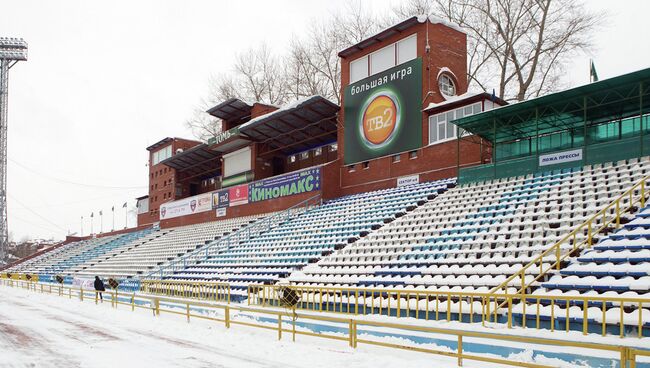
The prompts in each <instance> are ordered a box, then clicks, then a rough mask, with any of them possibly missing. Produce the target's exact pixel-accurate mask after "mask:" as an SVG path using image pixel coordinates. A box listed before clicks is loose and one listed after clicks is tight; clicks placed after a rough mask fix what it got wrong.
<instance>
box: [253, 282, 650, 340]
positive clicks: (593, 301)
mask: <svg viewBox="0 0 650 368" xmlns="http://www.w3.org/2000/svg"><path fill="white" fill-rule="evenodd" d="M286 288H287V286H282V285H263V284H258V285H249V286H248V298H247V299H248V305H255V306H259V307H279V306H281V300H282V296H283V295H284V293H285V292H286ZM288 288H290V289H291V290H292V291H293V292H294V294H295V295H296V296H297V297H298V298H299V301H298V303H297V304H296V306H295V308H296V309H298V310H307V311H313V312H326V313H335V314H345V315H371V314H372V315H386V316H391V317H395V318H398V319H399V318H401V317H414V318H417V319H423V320H446V321H448V322H449V321H455V320H458V321H463V322H466V323H475V322H476V323H481V324H482V325H483V326H485V325H486V323H489V322H491V321H492V320H494V321H497V320H499V318H498V317H504V318H501V323H503V324H505V325H507V327H508V328H513V327H515V326H517V325H520V326H521V327H524V328H535V329H544V328H546V329H551V330H554V329H555V328H556V327H555V326H556V322H558V323H560V322H563V323H564V324H565V326H564V329H565V330H566V331H569V330H571V329H573V330H577V329H578V327H579V328H580V329H581V331H582V333H583V334H585V335H586V334H587V333H588V332H589V327H590V326H591V327H592V328H593V329H594V330H595V329H596V328H598V332H600V333H601V334H602V335H603V336H605V335H607V334H608V328H609V327H614V328H618V334H619V336H620V337H624V336H625V326H634V327H636V328H637V335H638V337H642V336H643V333H644V331H645V332H647V331H648V327H647V326H645V325H644V323H645V322H646V321H645V320H644V318H647V316H644V314H643V311H644V309H646V308H649V307H650V298H648V297H610V296H604V295H544V294H523V295H522V294H496V295H495V294H493V293H491V292H456V291H432V290H416V289H402V290H396V289H386V288H383V289H382V288H359V287H356V288H355V287H319V286H293V285H292V286H288ZM499 301H504V303H505V305H507V306H508V308H507V309H506V310H505V312H504V313H499V311H498V308H497V305H496V304H497V303H498V302H499ZM527 303H530V304H531V305H527ZM576 307H577V309H576ZM609 307H613V308H616V307H618V308H619V313H618V314H617V315H615V316H614V315H613V314H612V313H609V314H608V313H607V309H608V308H609ZM627 307H634V308H636V311H632V312H629V313H627V312H625V310H626V308H627ZM549 308H550V314H549V313H548V312H549V310H548V309H549ZM593 308H597V309H598V316H597V319H598V320H594V321H591V320H590V318H592V317H594V313H596V310H594V309H593ZM544 309H547V310H546V311H545V310H544ZM578 313H579V315H580V318H582V325H580V326H578V325H573V327H571V323H570V322H571V320H572V319H573V318H574V317H576V315H577V314H578ZM544 320H550V323H544ZM546 325H548V327H544V326H546ZM609 333H610V334H611V333H612V332H611V330H610V332H609Z"/></svg>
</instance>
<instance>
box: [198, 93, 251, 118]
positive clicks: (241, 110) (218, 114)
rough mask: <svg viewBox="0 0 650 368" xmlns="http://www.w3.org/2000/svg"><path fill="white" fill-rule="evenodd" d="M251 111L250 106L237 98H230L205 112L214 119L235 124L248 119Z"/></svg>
mask: <svg viewBox="0 0 650 368" xmlns="http://www.w3.org/2000/svg"><path fill="white" fill-rule="evenodd" d="M252 109H253V106H252V105H249V104H247V103H246V102H244V101H242V100H240V99H238V98H230V99H228V100H226V101H224V102H222V103H220V104H218V105H217V106H215V107H213V108H211V109H209V110H208V111H206V112H207V113H208V114H210V115H212V116H214V117H215V118H219V119H222V120H226V121H229V122H233V123H236V122H238V121H241V120H244V119H246V118H248V117H250V116H251V110H252Z"/></svg>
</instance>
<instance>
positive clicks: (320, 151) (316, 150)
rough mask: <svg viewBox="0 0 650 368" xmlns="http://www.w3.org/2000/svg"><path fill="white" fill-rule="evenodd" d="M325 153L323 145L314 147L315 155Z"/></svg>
mask: <svg viewBox="0 0 650 368" xmlns="http://www.w3.org/2000/svg"><path fill="white" fill-rule="evenodd" d="M322 153H323V147H316V148H314V156H320V155H321V154H322Z"/></svg>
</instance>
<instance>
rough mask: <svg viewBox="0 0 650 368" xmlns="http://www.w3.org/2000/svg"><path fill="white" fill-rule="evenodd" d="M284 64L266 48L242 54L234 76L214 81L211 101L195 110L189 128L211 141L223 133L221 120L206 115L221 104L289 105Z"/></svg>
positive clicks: (214, 78) (211, 82)
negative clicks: (259, 103) (230, 100)
mask: <svg viewBox="0 0 650 368" xmlns="http://www.w3.org/2000/svg"><path fill="white" fill-rule="evenodd" d="M283 64H284V63H283V61H282V60H281V59H280V58H278V57H276V56H275V55H273V54H272V53H271V51H270V50H269V48H268V47H267V46H266V45H265V44H261V45H260V46H258V47H253V48H250V49H248V50H246V51H244V52H242V53H240V54H238V55H237V56H236V58H235V63H234V65H233V71H232V72H231V73H228V74H219V75H217V76H216V77H213V78H211V79H210V83H209V84H210V93H209V96H208V98H207V99H204V100H202V101H201V102H200V103H199V104H198V106H197V107H196V108H194V111H193V114H192V117H191V118H190V119H188V120H187V121H186V122H185V126H186V127H187V128H188V129H190V130H191V131H192V134H193V135H194V136H195V137H196V138H198V139H200V140H202V141H207V140H208V139H210V138H211V137H214V136H215V135H217V134H219V133H221V131H222V122H221V120H220V119H217V118H215V117H213V116H210V115H208V114H206V113H205V111H206V110H207V109H209V108H210V107H213V106H214V105H216V104H218V103H219V102H223V101H225V100H227V99H230V98H239V99H241V100H244V101H253V102H262V103H267V104H273V105H276V104H283V103H285V102H286V100H287V97H288V95H289V94H288V93H287V85H286V83H287V81H286V72H285V70H284V67H283Z"/></svg>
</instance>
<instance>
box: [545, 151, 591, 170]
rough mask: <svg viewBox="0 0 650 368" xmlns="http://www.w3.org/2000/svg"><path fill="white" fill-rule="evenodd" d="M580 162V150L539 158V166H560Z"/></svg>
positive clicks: (550, 154)
mask: <svg viewBox="0 0 650 368" xmlns="http://www.w3.org/2000/svg"><path fill="white" fill-rule="evenodd" d="M580 160H582V148H580V149H575V150H571V151H564V152H555V153H549V154H548V155H540V156H539V166H546V165H555V164H562V163H565V162H572V161H580Z"/></svg>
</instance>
